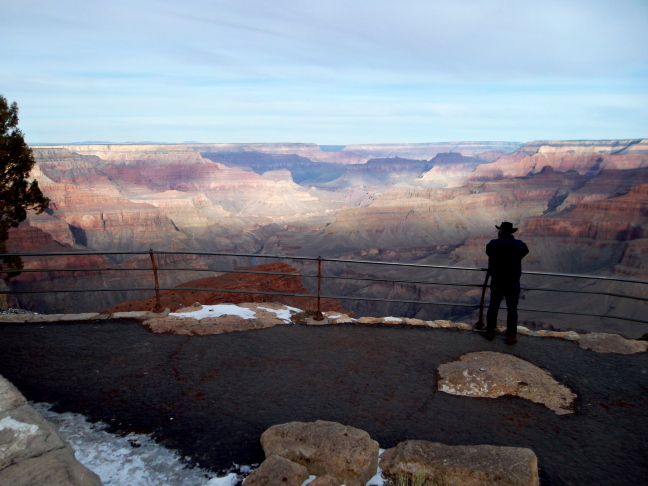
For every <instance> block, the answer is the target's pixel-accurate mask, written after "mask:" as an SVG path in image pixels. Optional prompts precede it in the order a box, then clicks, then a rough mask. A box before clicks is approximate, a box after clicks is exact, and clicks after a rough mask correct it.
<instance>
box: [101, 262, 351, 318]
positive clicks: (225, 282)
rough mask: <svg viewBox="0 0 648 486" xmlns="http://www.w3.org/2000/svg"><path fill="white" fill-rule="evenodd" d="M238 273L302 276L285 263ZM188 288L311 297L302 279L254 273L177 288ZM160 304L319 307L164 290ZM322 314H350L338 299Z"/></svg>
mask: <svg viewBox="0 0 648 486" xmlns="http://www.w3.org/2000/svg"><path fill="white" fill-rule="evenodd" d="M237 270H250V271H259V272H281V273H299V272H298V271H297V269H296V268H295V267H292V266H291V265H288V264H286V263H270V264H266V265H258V266H253V267H247V268H237ZM177 287H178V288H179V289H180V288H183V287H189V288H214V289H223V290H242V291H260V292H285V293H290V294H310V292H309V291H308V290H307V289H306V288H305V287H304V286H303V285H302V283H301V279H300V277H297V276H288V275H264V274H261V275H258V274H251V273H226V274H224V275H220V276H218V277H208V278H201V279H197V280H191V281H189V282H185V283H183V284H180V285H178V286H177ZM160 302H161V304H162V306H163V307H169V308H170V309H171V311H176V310H178V309H179V308H181V307H188V306H190V305H192V304H193V303H194V302H200V303H201V304H206V305H214V304H222V303H232V304H239V303H242V302H280V303H282V304H286V305H289V306H292V307H297V308H298V309H302V310H308V309H312V310H314V309H316V308H317V299H316V298H313V297H291V296H278V295H264V294H238V293H227V292H212V291H199V290H186V291H182V290H165V291H162V292H160ZM154 305H155V299H154V298H150V299H145V300H132V301H128V302H123V303H121V304H119V305H116V306H114V307H111V308H110V309H105V310H103V311H102V312H105V313H109V312H124V311H134V310H150V309H152V308H153V307H154ZM322 311H323V312H324V311H337V312H341V313H344V314H348V311H346V310H344V309H343V307H342V305H341V304H340V303H338V302H336V301H335V300H331V299H322Z"/></svg>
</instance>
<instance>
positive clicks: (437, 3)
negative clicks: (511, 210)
mask: <svg viewBox="0 0 648 486" xmlns="http://www.w3.org/2000/svg"><path fill="white" fill-rule="evenodd" d="M647 26H648V1H646V0H613V1H612V0H559V1H557V0H543V1H537V0H533V1H527V0H400V1H398V2H395V1H393V0H390V1H384V0H326V1H323V0H317V1H310V0H271V1H268V0H231V1H229V0H227V1H225V0H184V1H182V2H180V1H178V0H168V1H167V0H111V1H108V2H94V1H88V0H81V1H79V0H55V1H53V0H19V1H17V0H0V43H1V44H0V45H2V46H3V47H2V49H0V94H1V95H3V96H5V97H6V98H7V99H8V100H9V101H10V102H12V101H16V102H17V103H18V105H19V108H20V128H21V129H22V131H23V132H24V133H25V139H26V141H27V142H28V143H71V142H82V141H110V142H129V141H130V142H138V141H155V142H166V143H181V142H184V141H198V142H212V143H217V142H232V143H235V142H236V143H246V142H247V143H252V142H308V143H319V144H340V145H346V144H352V143H404V142H441V141H468V140H478V141H486V140H493V141H494V140H498V141H520V142H525V141H531V140H577V139H629V138H645V137H648V27H647Z"/></svg>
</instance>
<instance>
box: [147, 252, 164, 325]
mask: <svg viewBox="0 0 648 486" xmlns="http://www.w3.org/2000/svg"><path fill="white" fill-rule="evenodd" d="M149 255H150V256H151V266H152V267H153V278H154V279H155V307H153V309H152V310H153V312H162V310H163V309H162V304H161V303H160V284H159V283H158V273H157V265H156V264H155V257H154V256H153V250H152V249H150V250H149Z"/></svg>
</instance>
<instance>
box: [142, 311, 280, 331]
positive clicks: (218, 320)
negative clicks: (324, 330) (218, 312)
mask: <svg viewBox="0 0 648 486" xmlns="http://www.w3.org/2000/svg"><path fill="white" fill-rule="evenodd" d="M142 324H143V325H144V326H145V327H147V328H148V329H149V330H150V331H152V332H154V333H156V334H183V335H186V336H207V335H211V334H223V333H226V332H234V331H250V330H252V329H265V328H267V327H273V326H277V325H281V324H284V322H283V321H282V320H281V319H279V318H277V317H276V314H275V316H274V317H260V318H257V319H243V318H242V317H239V316H232V315H227V316H220V317H205V318H203V319H200V320H198V319H194V318H193V317H185V318H181V317H177V316H168V317H163V318H156V319H148V320H146V321H144V322H143V323H142Z"/></svg>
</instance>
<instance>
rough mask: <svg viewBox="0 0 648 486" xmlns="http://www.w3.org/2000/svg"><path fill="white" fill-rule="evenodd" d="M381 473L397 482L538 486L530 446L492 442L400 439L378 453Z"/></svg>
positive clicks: (535, 461) (534, 457)
mask: <svg viewBox="0 0 648 486" xmlns="http://www.w3.org/2000/svg"><path fill="white" fill-rule="evenodd" d="M380 467H381V468H382V470H383V475H385V476H386V477H388V478H391V479H392V481H394V482H395V483H396V484H399V483H398V482H397V481H398V478H402V477H406V478H408V479H409V480H410V481H411V482H412V484H414V481H417V484H422V483H423V482H424V481H425V480H426V479H427V480H428V481H429V483H428V484H461V485H462V486H485V485H507V486H537V485H538V484H539V480H538V459H537V457H536V455H535V454H534V452H533V451H532V450H531V449H524V448H518V447H496V446H492V445H475V446H448V445H445V444H439V443H436V442H428V441H425V440H410V441H407V442H402V443H400V444H398V445H397V446H396V447H394V448H392V449H387V450H386V451H385V452H383V454H382V455H381V456H380Z"/></svg>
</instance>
